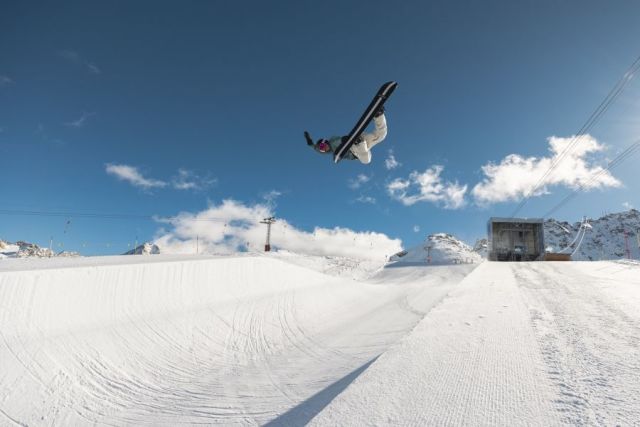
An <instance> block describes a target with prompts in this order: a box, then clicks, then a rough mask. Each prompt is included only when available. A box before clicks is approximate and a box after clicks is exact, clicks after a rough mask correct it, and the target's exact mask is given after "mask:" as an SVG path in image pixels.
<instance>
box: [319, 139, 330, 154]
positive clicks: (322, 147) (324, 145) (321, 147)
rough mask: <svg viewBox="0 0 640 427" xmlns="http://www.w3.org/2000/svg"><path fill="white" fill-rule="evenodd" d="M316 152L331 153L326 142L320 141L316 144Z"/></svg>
mask: <svg viewBox="0 0 640 427" xmlns="http://www.w3.org/2000/svg"><path fill="white" fill-rule="evenodd" d="M318 151H320V152H322V153H326V152H328V151H331V146H330V145H329V143H328V142H326V141H320V142H318Z"/></svg>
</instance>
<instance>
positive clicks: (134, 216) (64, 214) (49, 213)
mask: <svg viewBox="0 0 640 427" xmlns="http://www.w3.org/2000/svg"><path fill="white" fill-rule="evenodd" d="M0 215H22V216H48V217H67V218H68V217H73V218H101V219H119V220H134V219H144V220H153V221H160V220H167V221H172V220H176V219H178V218H177V217H161V216H159V215H141V214H125V213H88V212H72V211H40V210H18V209H0ZM189 220H190V221H198V222H218V223H225V224H226V223H228V222H229V220H226V219H222V218H190V219H189Z"/></svg>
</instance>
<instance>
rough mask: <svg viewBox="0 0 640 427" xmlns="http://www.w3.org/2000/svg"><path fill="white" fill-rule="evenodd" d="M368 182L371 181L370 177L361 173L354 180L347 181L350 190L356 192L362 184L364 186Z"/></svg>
mask: <svg viewBox="0 0 640 427" xmlns="http://www.w3.org/2000/svg"><path fill="white" fill-rule="evenodd" d="M370 180H371V177H370V176H367V175H365V174H363V173H361V174H358V176H356V177H355V178H352V179H349V184H348V185H349V188H350V189H352V190H357V189H358V188H360V187H362V184H366V183H367V182H369V181H370Z"/></svg>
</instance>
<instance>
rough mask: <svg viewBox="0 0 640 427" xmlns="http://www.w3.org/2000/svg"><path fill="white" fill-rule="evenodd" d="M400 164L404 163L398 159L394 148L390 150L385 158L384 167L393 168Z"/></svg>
mask: <svg viewBox="0 0 640 427" xmlns="http://www.w3.org/2000/svg"><path fill="white" fill-rule="evenodd" d="M400 166H402V163H400V162H399V161H397V160H396V157H395V156H394V155H393V150H389V153H388V155H387V158H386V159H385V160H384V167H385V168H387V170H391V169H395V168H397V167H400Z"/></svg>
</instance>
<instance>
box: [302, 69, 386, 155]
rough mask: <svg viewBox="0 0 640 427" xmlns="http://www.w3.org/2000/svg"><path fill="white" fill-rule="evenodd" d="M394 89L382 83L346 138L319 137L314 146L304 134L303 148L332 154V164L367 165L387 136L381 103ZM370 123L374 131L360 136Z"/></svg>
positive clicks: (307, 135)
mask: <svg viewBox="0 0 640 427" xmlns="http://www.w3.org/2000/svg"><path fill="white" fill-rule="evenodd" d="M396 87H398V83H396V82H394V81H391V82H386V83H385V84H383V85H382V86H381V87H380V89H378V92H377V93H376V95H375V96H374V97H373V99H372V100H371V103H370V104H369V106H368V107H367V108H366V109H365V110H364V113H363V114H362V116H361V117H360V119H359V120H358V122H357V123H356V125H355V126H354V128H353V129H352V130H351V132H349V134H348V135H345V136H341V137H340V136H334V137H332V138H330V139H324V138H322V139H319V140H318V142H316V143H315V144H314V143H313V139H312V138H311V135H309V132H306V131H305V132H304V137H305V139H306V140H307V145H309V146H311V147H313V149H314V150H316V151H317V152H318V153H323V154H326V153H333V162H334V163H338V162H339V161H340V160H342V159H349V160H355V159H358V160H360V161H361V162H362V163H364V164H365V165H368V164H369V163H370V162H371V149H372V148H373V147H374V146H375V145H377V144H379V143H381V142H382V140H383V139H384V138H385V137H386V136H387V119H386V118H385V117H384V103H385V102H386V101H387V99H389V97H390V96H391V94H392V93H393V91H394V90H396ZM372 121H373V123H374V125H375V129H374V131H373V132H372V133H364V130H365V129H366V128H367V126H369V123H371V122H372Z"/></svg>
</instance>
